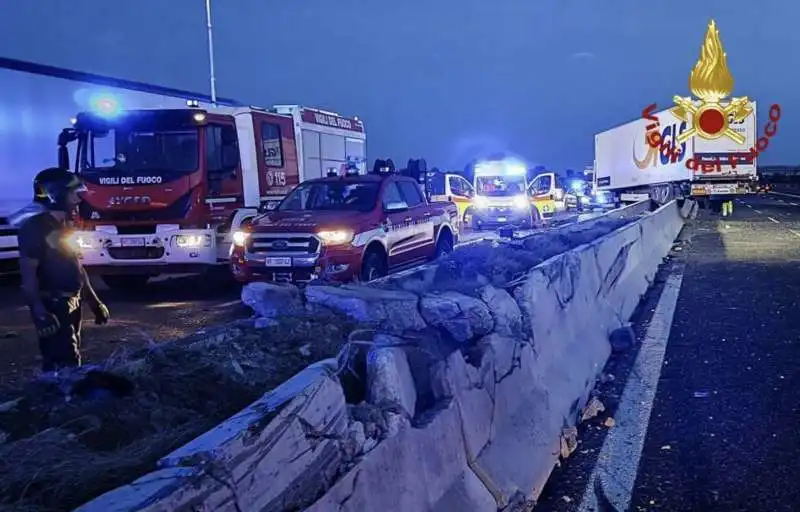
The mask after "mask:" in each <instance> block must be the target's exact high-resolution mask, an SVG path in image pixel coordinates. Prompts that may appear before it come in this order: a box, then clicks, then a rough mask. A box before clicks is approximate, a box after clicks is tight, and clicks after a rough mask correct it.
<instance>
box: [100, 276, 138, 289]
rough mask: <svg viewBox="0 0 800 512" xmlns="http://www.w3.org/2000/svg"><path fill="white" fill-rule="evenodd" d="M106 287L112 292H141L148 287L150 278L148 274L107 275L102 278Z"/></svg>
mask: <svg viewBox="0 0 800 512" xmlns="http://www.w3.org/2000/svg"><path fill="white" fill-rule="evenodd" d="M100 279H102V280H103V283H105V285H106V286H108V287H109V288H111V289H112V290H128V291H134V290H141V289H142V288H144V287H145V286H146V285H147V281H149V280H150V276H148V275H147V274H131V275H105V276H100Z"/></svg>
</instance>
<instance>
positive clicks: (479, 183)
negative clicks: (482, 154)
mask: <svg viewBox="0 0 800 512" xmlns="http://www.w3.org/2000/svg"><path fill="white" fill-rule="evenodd" d="M475 185H476V186H475V189H476V192H477V194H478V195H480V196H486V197H505V196H518V195H520V194H524V193H525V176H524V175H521V176H517V175H502V176H478V177H476V178H475Z"/></svg>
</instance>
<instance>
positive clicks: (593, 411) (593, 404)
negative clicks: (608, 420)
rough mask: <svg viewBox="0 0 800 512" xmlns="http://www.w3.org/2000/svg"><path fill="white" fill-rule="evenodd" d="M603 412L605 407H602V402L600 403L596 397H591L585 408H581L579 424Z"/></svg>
mask: <svg viewBox="0 0 800 512" xmlns="http://www.w3.org/2000/svg"><path fill="white" fill-rule="evenodd" d="M605 410H606V406H605V405H603V402H601V401H600V400H599V399H598V398H597V397H596V396H593V397H592V398H591V399H590V400H589V403H588V404H586V407H584V408H583V413H582V414H581V422H584V421H587V420H590V419H592V418H594V417H595V416H597V415H598V414H600V413H601V412H603V411H605Z"/></svg>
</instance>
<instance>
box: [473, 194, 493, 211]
mask: <svg viewBox="0 0 800 512" xmlns="http://www.w3.org/2000/svg"><path fill="white" fill-rule="evenodd" d="M472 204H474V205H475V208H488V207H489V199H488V198H486V197H483V196H475V197H473V198H472Z"/></svg>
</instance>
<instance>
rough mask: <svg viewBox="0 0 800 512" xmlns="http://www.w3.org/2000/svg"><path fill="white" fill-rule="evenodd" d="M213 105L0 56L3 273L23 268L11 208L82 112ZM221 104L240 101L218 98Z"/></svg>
mask: <svg viewBox="0 0 800 512" xmlns="http://www.w3.org/2000/svg"><path fill="white" fill-rule="evenodd" d="M188 100H192V101H197V102H198V104H199V106H210V98H208V97H207V96H205V95H202V94H198V93H193V92H188V91H181V90H177V89H171V88H166V87H159V86H155V85H148V84H143V83H139V82H133V81H129V80H118V79H113V78H109V77H104V76H99V75H93V74H88V73H81V72H77V71H71V70H67V69H61V68H56V67H52V66H45V65H41V64H35V63H31V62H24V61H19V60H14V59H7V58H0V176H2V186H0V273H4V272H13V271H15V270H16V269H17V260H18V256H19V253H18V252H17V241H16V236H15V230H14V228H13V227H11V226H10V225H9V222H8V218H9V216H10V215H11V214H13V213H14V212H16V211H18V210H19V209H20V208H22V207H24V206H25V205H26V204H28V203H29V202H30V200H31V197H32V195H33V177H34V176H35V175H36V173H37V172H38V171H40V170H42V169H44V168H46V167H53V166H55V165H57V163H58V158H57V150H56V140H57V138H58V134H59V132H60V131H61V130H62V129H63V128H65V127H68V126H70V119H71V118H73V117H74V116H75V115H76V114H77V113H78V112H82V111H87V110H95V109H97V108H124V109H145V108H185V107H186V102H187V101H188ZM217 104H219V105H236V103H235V102H233V101H231V100H225V99H222V100H218V101H217Z"/></svg>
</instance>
